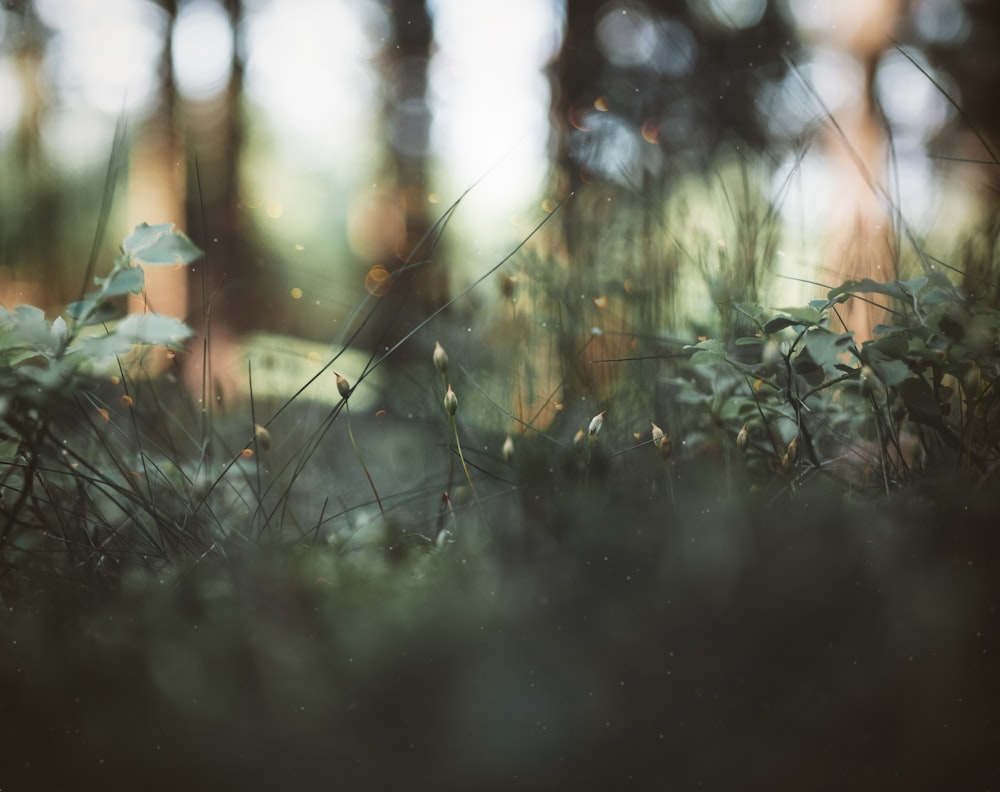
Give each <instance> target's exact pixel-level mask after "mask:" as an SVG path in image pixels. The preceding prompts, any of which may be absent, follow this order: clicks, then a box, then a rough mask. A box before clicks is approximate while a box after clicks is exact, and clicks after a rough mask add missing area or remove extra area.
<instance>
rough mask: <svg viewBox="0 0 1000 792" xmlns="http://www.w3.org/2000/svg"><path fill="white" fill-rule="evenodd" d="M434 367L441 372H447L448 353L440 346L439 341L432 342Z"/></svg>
mask: <svg viewBox="0 0 1000 792" xmlns="http://www.w3.org/2000/svg"><path fill="white" fill-rule="evenodd" d="M433 360H434V368H436V369H437V370H438V371H440V372H441V373H442V374H447V373H448V353H447V352H445V351H444V347H443V346H441V342H440V341H435V342H434V355H433Z"/></svg>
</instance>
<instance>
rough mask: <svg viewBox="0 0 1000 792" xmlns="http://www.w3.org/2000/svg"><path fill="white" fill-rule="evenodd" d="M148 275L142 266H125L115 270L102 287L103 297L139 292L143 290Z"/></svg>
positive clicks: (101, 294)
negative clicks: (144, 272)
mask: <svg viewBox="0 0 1000 792" xmlns="http://www.w3.org/2000/svg"><path fill="white" fill-rule="evenodd" d="M145 282H146V277H145V275H144V274H143V271H142V267H125V268H123V269H116V270H113V271H112V273H111V275H110V276H108V278H107V279H106V280H105V281H104V285H103V286H102V287H101V291H100V296H101V299H106V298H108V297H118V296H120V295H122V294H129V293H132V294H138V293H139V292H141V291H142V287H143V284H144V283H145Z"/></svg>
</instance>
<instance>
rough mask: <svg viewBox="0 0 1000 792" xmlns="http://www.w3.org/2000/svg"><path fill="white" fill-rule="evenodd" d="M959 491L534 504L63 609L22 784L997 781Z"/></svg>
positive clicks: (28, 633)
mask: <svg viewBox="0 0 1000 792" xmlns="http://www.w3.org/2000/svg"><path fill="white" fill-rule="evenodd" d="M681 484H683V483H682V482H681ZM681 489H683V486H682V487H681ZM958 491H959V490H956V489H949V488H944V489H943V490H942V491H941V492H935V493H927V492H924V493H920V492H910V493H908V494H906V495H905V496H897V497H896V498H895V499H893V500H892V501H890V502H888V503H887V502H885V501H884V500H882V501H880V502H879V503H876V504H872V503H870V502H866V503H862V502H860V501H854V500H851V499H850V498H848V497H845V496H844V495H843V494H842V493H835V494H824V493H822V492H815V493H809V492H800V493H799V494H798V496H797V497H796V498H794V499H791V500H784V499H781V500H778V501H775V502H772V503H765V504H752V503H743V502H736V501H733V502H729V503H725V502H721V501H719V500H718V499H716V500H710V501H709V505H708V506H706V505H705V502H704V501H700V505H699V506H698V507H695V506H690V507H685V506H684V505H683V503H682V505H681V507H680V508H679V509H678V510H677V511H676V512H674V511H672V510H671V509H670V508H669V507H668V505H667V504H664V503H663V502H650V503H648V504H644V503H639V504H635V503H632V504H623V503H618V502H615V499H614V498H608V497H602V498H601V499H600V501H596V500H588V499H587V498H584V497H578V496H574V497H566V498H561V499H559V501H558V502H557V503H549V504H548V505H547V506H546V507H545V508H543V509H539V508H537V507H536V508H534V509H532V510H528V511H526V512H524V513H523V514H522V512H521V510H520V509H521V507H520V506H519V505H518V504H516V503H515V499H514V497H513V496H512V497H511V498H510V499H509V504H508V505H509V507H510V512H511V519H513V515H514V514H515V513H516V514H518V515H521V519H522V521H523V524H522V525H520V526H519V528H518V530H517V531H516V532H515V531H514V530H513V529H511V528H510V527H509V525H508V526H507V527H502V526H500V527H498V526H497V525H496V524H494V525H493V529H494V530H495V531H496V532H497V533H500V534H503V533H504V532H505V531H506V532H507V534H508V539H507V540H505V541H502V542H497V543H495V544H493V545H492V546H491V547H490V549H489V551H485V550H483V549H482V548H480V549H477V546H478V545H477V542H476V541H475V539H474V538H470V537H468V536H466V537H464V538H463V537H459V540H458V541H456V542H455V543H454V544H452V545H450V546H448V547H447V548H445V549H444V550H443V551H442V552H438V553H436V554H426V553H423V552H416V551H414V552H411V553H410V554H409V555H404V557H400V556H399V555H397V553H396V552H395V551H393V552H388V553H387V552H386V551H385V548H384V547H381V546H378V545H377V543H376V544H375V545H372V546H369V547H367V548H361V549H356V550H354V551H350V552H347V551H344V550H341V551H340V552H339V553H338V554H336V557H335V558H334V557H333V555H334V553H333V551H332V550H330V551H328V550H325V549H316V548H313V549H310V550H305V551H292V552H289V551H278V550H275V551H274V552H273V553H272V552H270V551H267V550H266V549H265V548H256V549H255V550H254V552H252V553H248V554H247V557H246V558H244V559H240V558H233V559H231V562H230V565H229V566H228V568H225V569H223V568H220V567H216V568H214V569H208V568H204V569H202V568H198V569H196V570H194V571H193V572H189V573H188V574H187V575H186V576H185V577H183V579H181V580H180V581H179V582H177V581H176V580H175V579H171V580H165V581H164V582H163V583H160V582H158V581H156V580H153V581H150V580H144V579H135V580H131V582H130V581H128V580H127V581H125V582H124V583H123V584H122V588H121V591H120V592H119V593H117V594H116V595H115V596H114V597H113V598H112V599H111V601H109V602H108V603H104V604H100V603H98V604H95V603H83V602H80V601H74V599H73V597H72V595H70V596H69V598H65V597H64V598H63V599H59V598H58V597H53V596H46V597H43V596H41V592H39V593H38V596H36V597H32V598H26V599H27V601H24V602H21V601H19V602H18V603H15V604H11V603H7V604H6V605H5V607H4V610H5V613H4V614H3V617H2V619H3V621H2V626H0V640H2V643H3V649H2V652H0V741H2V752H0V789H3V790H4V792H8V790H11V791H13V790H59V789H62V790H81V789H107V790H125V789H136V790H155V789H217V790H221V789H244V790H246V789H261V790H265V789H268V790H269V789H290V790H297V789H335V788H347V789H358V790H380V789H385V790H394V789H455V790H459V789H462V790H471V789H495V790H507V789H567V790H581V789H602V790H605V789H606V790H613V789H671V790H673V789H678V790H682V789H726V790H728V789H790V790H791V789H794V790H843V789H853V790H857V789H862V790H868V789H871V790H884V789H901V790H914V789H934V790H941V789H956V790H959V789H961V790H989V789H998V788H1000V665H998V659H1000V614H998V611H997V609H998V607H1000V533H998V532H1000V523H998V520H997V517H998V515H1000V498H997V497H996V496H995V495H994V494H992V493H989V492H984V491H981V490H976V491H974V492H973V493H971V494H969V493H968V491H967V489H963V492H964V494H956V493H957V492H958ZM942 492H944V493H946V494H942ZM948 493H950V494H948ZM493 522H494V523H497V522H498V519H497V518H496V517H495V516H494V518H493ZM61 590H62V592H63V595H65V594H66V590H65V586H63V587H62V589H61Z"/></svg>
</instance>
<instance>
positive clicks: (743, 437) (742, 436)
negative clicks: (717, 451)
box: [736, 424, 750, 451]
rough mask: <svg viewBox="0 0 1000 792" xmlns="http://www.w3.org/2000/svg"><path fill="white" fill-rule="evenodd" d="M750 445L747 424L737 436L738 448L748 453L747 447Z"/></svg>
mask: <svg viewBox="0 0 1000 792" xmlns="http://www.w3.org/2000/svg"><path fill="white" fill-rule="evenodd" d="M749 444H750V430H749V429H748V425H747V424H743V428H742V429H740V431H739V433H738V434H737V435H736V447H737V448H738V449H740V451H746V450H747V446H748V445H749Z"/></svg>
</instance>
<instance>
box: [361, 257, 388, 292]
mask: <svg viewBox="0 0 1000 792" xmlns="http://www.w3.org/2000/svg"><path fill="white" fill-rule="evenodd" d="M365 289H367V290H368V293H369V294H371V295H372V296H373V297H384V296H385V295H386V294H388V293H389V292H390V290H391V289H392V273H391V272H389V270H387V269H386V268H385V267H383V266H382V265H381V264H376V265H375V266H373V267H372V268H371V269H370V270H368V273H367V274H366V275H365Z"/></svg>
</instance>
